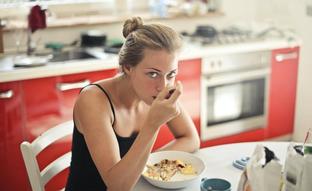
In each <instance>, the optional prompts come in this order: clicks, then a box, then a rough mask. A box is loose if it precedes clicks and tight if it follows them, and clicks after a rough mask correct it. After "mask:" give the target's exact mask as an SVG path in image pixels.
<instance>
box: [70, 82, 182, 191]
mask: <svg viewBox="0 0 312 191" xmlns="http://www.w3.org/2000/svg"><path fill="white" fill-rule="evenodd" d="M177 89H178V91H175V93H174V94H173V95H172V96H171V98H170V99H169V100H168V99H165V97H166V95H167V94H168V92H169V89H168V88H165V89H164V90H163V91H162V92H161V93H160V94H159V95H158V96H157V98H156V99H155V100H154V102H153V104H152V105H151V108H150V111H149V113H148V115H147V118H146V120H145V122H143V124H142V128H141V130H140V133H139V134H138V136H137V138H136V140H135V141H134V143H133V145H132V146H131V148H130V150H129V151H128V152H127V154H126V155H125V156H124V157H123V158H122V159H121V158H120V155H119V146H118V142H117V139H116V136H115V133H114V130H113V127H112V125H111V124H112V115H111V109H110V106H109V102H108V100H107V98H105V96H103V95H101V96H99V94H100V92H99V91H96V90H93V91H86V92H84V91H83V92H81V94H80V96H79V98H78V101H77V104H76V105H75V109H74V115H75V122H76V125H77V127H78V129H79V130H80V131H81V133H82V134H83V135H84V138H85V141H86V144H87V146H88V149H89V152H90V154H91V157H92V159H93V161H94V163H95V165H96V167H97V169H98V171H99V173H100V175H101V177H102V179H103V181H104V182H105V184H106V186H107V188H108V190H113V191H119V190H120V191H126V190H131V189H132V188H133V187H134V185H135V183H136V182H137V180H138V179H139V177H140V175H141V172H142V170H143V169H144V166H145V164H146V161H147V159H148V156H149V154H150V152H151V149H152V146H153V144H154V141H155V139H156V136H157V133H158V130H159V127H160V126H161V125H162V124H164V123H166V122H167V121H169V120H170V119H172V118H174V117H175V116H177V115H178V114H179V110H178V108H177V107H176V104H177V103H176V101H177V99H178V97H179V96H180V90H179V88H177ZM99 106H100V107H99Z"/></svg>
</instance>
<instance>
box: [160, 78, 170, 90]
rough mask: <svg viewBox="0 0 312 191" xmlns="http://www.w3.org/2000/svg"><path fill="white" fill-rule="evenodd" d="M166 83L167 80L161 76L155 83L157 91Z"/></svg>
mask: <svg viewBox="0 0 312 191" xmlns="http://www.w3.org/2000/svg"><path fill="white" fill-rule="evenodd" d="M167 84H168V81H167V80H166V79H165V78H161V79H160V80H159V82H158V84H157V91H158V92H160V91H161V90H162V89H164V88H165V87H166V86H167Z"/></svg>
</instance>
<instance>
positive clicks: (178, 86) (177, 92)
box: [168, 81, 183, 103]
mask: <svg viewBox="0 0 312 191" xmlns="http://www.w3.org/2000/svg"><path fill="white" fill-rule="evenodd" d="M182 89H183V87H182V83H181V82H180V81H178V82H177V84H176V87H175V90H174V92H173V93H172V94H171V96H170V98H169V99H168V101H169V102H171V103H175V102H177V100H178V98H179V97H180V95H181V94H182Z"/></svg>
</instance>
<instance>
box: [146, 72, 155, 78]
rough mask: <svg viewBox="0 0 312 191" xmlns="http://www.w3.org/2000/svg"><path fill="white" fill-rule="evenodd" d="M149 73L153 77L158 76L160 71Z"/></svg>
mask: <svg viewBox="0 0 312 191" xmlns="http://www.w3.org/2000/svg"><path fill="white" fill-rule="evenodd" d="M147 75H148V76H149V77H151V78H156V77H157V76H158V73H157V72H149V73H147Z"/></svg>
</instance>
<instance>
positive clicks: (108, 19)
mask: <svg viewBox="0 0 312 191" xmlns="http://www.w3.org/2000/svg"><path fill="white" fill-rule="evenodd" d="M132 16H140V17H141V18H142V19H143V20H145V21H149V20H172V19H193V18H203V17H207V18H214V17H221V16H224V14H223V13H222V12H211V13H207V14H205V15H192V16H187V15H169V16H167V17H157V16H154V15H152V14H151V13H150V12H141V13H137V14H126V15H90V16H75V17H70V18H55V19H50V18H48V20H47V28H64V27H79V26H85V25H99V24H113V23H119V22H124V21H125V20H126V19H128V18H130V17H132ZM26 28H27V22H26V20H10V22H8V24H7V25H6V26H5V27H4V28H3V31H4V32H7V31H12V30H16V29H26Z"/></svg>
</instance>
